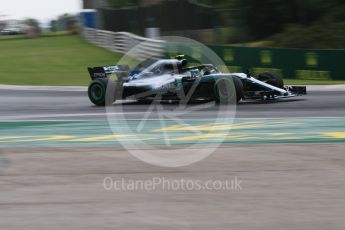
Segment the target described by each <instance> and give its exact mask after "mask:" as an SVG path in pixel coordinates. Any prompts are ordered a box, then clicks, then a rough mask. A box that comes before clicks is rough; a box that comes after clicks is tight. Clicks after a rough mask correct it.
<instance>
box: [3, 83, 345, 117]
mask: <svg viewBox="0 0 345 230" xmlns="http://www.w3.org/2000/svg"><path fill="white" fill-rule="evenodd" d="M344 98H345V90H344V91H310V92H309V93H308V95H307V96H301V97H294V98H285V99H279V100H274V101H245V102H241V103H240V104H239V105H238V106H237V108H236V117H239V118H246V117H249V118H280V117H343V116H344V115H345V100H344ZM161 105H162V107H163V110H164V111H160V112H161V113H162V112H166V113H169V114H173V113H174V112H175V111H176V108H177V107H178V104H176V103H167V102H164V103H161ZM149 106H150V104H145V103H137V102H135V101H131V102H128V101H120V102H116V103H115V104H114V105H113V112H114V113H115V114H114V117H116V113H119V114H120V115H121V117H122V118H123V117H124V118H126V119H141V118H143V114H144V113H145V111H147V109H148V107H149ZM193 106H202V105H200V104H191V105H188V106H187V108H192V107H193ZM0 108H1V110H0V120H23V119H24V120H42V119H48V120H49V119H50V120H56V119H77V120H85V119H104V118H105V109H104V108H103V107H97V106H94V105H92V104H91V102H90V101H89V100H88V97H87V95H86V92H84V91H54V90H22V89H19V90H17V89H0ZM219 114H221V112H220V113H219V107H218V106H211V107H208V108H204V109H197V110H195V111H191V112H187V113H184V114H183V115H181V116H179V118H181V119H183V118H186V119H187V118H189V119H210V118H214V117H216V116H217V115H219ZM149 118H153V119H154V118H157V113H155V111H153V113H151V114H150V117H149Z"/></svg>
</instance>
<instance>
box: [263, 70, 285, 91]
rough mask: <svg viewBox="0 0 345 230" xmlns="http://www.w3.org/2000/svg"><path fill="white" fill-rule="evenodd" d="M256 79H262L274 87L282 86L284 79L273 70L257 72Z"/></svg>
mask: <svg viewBox="0 0 345 230" xmlns="http://www.w3.org/2000/svg"><path fill="white" fill-rule="evenodd" d="M257 79H258V80H260V81H263V82H265V83H267V84H270V85H273V86H275V87H278V88H281V89H283V88H284V81H283V77H282V76H280V75H279V74H278V73H275V72H264V73H261V74H259V76H258V78H257Z"/></svg>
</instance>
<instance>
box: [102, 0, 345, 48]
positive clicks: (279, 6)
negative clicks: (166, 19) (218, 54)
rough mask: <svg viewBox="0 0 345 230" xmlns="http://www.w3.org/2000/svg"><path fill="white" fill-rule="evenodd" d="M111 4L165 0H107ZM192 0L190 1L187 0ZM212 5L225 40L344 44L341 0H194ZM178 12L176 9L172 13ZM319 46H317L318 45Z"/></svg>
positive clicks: (344, 14) (296, 44)
mask: <svg viewBox="0 0 345 230" xmlns="http://www.w3.org/2000/svg"><path fill="white" fill-rule="evenodd" d="M109 1H111V3H112V4H113V6H114V7H122V6H134V5H145V4H148V3H149V2H155V3H156V2H162V1H165V0H160V1H159V0H154V1H147V0H109ZM191 1H193V0H191ZM193 2H195V3H197V4H206V5H210V6H213V7H215V9H216V10H217V12H219V14H220V15H221V19H222V22H221V25H222V26H221V27H224V28H229V29H228V34H227V35H226V42H228V43H234V42H235V43H236V42H241V43H243V42H251V41H258V40H270V41H272V43H271V45H273V46H286V47H304V48H318V47H319V46H321V47H322V48H327V47H328V48H332V47H335V48H339V47H343V48H345V46H344V40H345V33H344V29H345V28H344V24H345V1H344V0H327V1H325V0H194V1H193ZM176 14H177V15H178V12H176ZM321 47H320V48H321Z"/></svg>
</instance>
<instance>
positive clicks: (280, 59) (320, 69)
mask: <svg viewBox="0 0 345 230" xmlns="http://www.w3.org/2000/svg"><path fill="white" fill-rule="evenodd" d="M208 47H209V48H211V49H212V50H213V51H214V52H215V53H217V55H218V56H219V57H220V58H222V59H223V61H224V63H225V64H226V65H227V68H228V69H229V71H230V72H245V71H246V69H250V70H251V71H252V73H254V74H258V73H261V72H264V71H275V72H278V73H280V74H282V75H283V76H284V77H285V78H290V79H301V80H345V64H344V63H345V62H344V61H345V50H308V49H283V48H250V47H237V46H228V45H209V46H208ZM186 50H187V52H188V53H190V54H192V58H193V59H195V60H202V62H207V59H206V58H205V57H203V53H204V52H203V51H202V49H201V48H200V47H193V46H189V45H188V44H176V43H175V44H172V43H169V44H167V54H166V55H167V56H170V57H171V56H174V55H175V54H176V53H181V51H184V52H186Z"/></svg>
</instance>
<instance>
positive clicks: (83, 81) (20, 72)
mask: <svg viewBox="0 0 345 230" xmlns="http://www.w3.org/2000/svg"><path fill="white" fill-rule="evenodd" d="M0 51H1V52H0V60H1V61H0V84H13V85H66V86H68V85H82V86H85V85H88V84H89V82H90V78H89V76H88V73H87V70H86V67H88V66H102V65H111V64H114V63H116V62H117V61H118V60H119V58H120V57H121V54H117V53H112V52H109V51H107V50H105V49H102V48H98V47H95V46H94V45H91V44H89V43H87V42H86V41H85V40H83V39H82V38H81V37H79V36H69V35H66V34H61V33H60V34H59V33H53V34H45V35H43V36H42V37H39V38H35V39H28V38H25V37H23V36H6V37H2V39H1V37H0ZM284 81H285V83H286V84H287V85H324V84H326V85H329V84H345V81H331V80H329V81H321V80H296V79H285V80H284Z"/></svg>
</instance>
